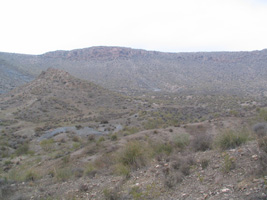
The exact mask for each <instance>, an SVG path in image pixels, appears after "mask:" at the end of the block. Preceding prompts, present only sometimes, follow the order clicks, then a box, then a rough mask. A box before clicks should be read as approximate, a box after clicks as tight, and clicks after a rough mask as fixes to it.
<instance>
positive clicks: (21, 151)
mask: <svg viewBox="0 0 267 200" xmlns="http://www.w3.org/2000/svg"><path fill="white" fill-rule="evenodd" d="M29 152H30V151H29V144H28V143H25V144H22V145H20V146H19V147H18V148H17V149H16V152H15V154H16V155H17V156H21V155H25V154H28V153H29Z"/></svg>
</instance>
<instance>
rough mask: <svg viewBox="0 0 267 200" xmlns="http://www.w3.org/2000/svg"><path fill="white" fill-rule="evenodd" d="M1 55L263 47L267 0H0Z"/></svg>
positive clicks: (266, 37) (266, 36)
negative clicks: (110, 49)
mask: <svg viewBox="0 0 267 200" xmlns="http://www.w3.org/2000/svg"><path fill="white" fill-rule="evenodd" d="M0 26H1V28H0V51H2V52H15V53H26V54H41V53H45V52H47V51H54V50H70V49H77V48H85V47H91V46H125V47H132V48H140V49H147V50H157V51H165V52H185V51H187V52H188V51H189V52H192V51H250V50H261V49H264V48H267V0H1V1H0Z"/></svg>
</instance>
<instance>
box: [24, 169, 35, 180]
mask: <svg viewBox="0 0 267 200" xmlns="http://www.w3.org/2000/svg"><path fill="white" fill-rule="evenodd" d="M37 178H38V175H37V174H36V173H35V172H34V171H32V170H29V171H27V172H26V174H25V178H24V179H25V181H35V180H36V179H37Z"/></svg>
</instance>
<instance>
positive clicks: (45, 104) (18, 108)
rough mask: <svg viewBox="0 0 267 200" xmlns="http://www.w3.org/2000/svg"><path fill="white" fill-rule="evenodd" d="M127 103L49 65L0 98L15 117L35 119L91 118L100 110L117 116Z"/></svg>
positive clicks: (125, 100)
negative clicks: (25, 82)
mask: <svg viewBox="0 0 267 200" xmlns="http://www.w3.org/2000/svg"><path fill="white" fill-rule="evenodd" d="M128 104H129V101H128V100H127V99H126V98H125V97H122V96H120V95H118V94H115V93H113V92H110V91H108V90H106V89H104V88H102V87H100V86H97V85H95V84H93V83H90V82H87V81H82V80H80V79H77V78H75V77H73V76H71V75H70V74H69V73H67V72H65V71H62V70H56V69H52V68H50V69H48V70H47V71H45V72H42V73H41V74H40V75H39V76H38V77H37V78H36V79H35V80H34V81H32V82H30V83H28V84H26V85H24V86H21V87H19V88H16V89H14V90H12V91H11V92H10V93H9V94H6V95H5V96H4V95H3V97H2V98H1V99H0V107H1V109H3V110H4V109H14V111H15V112H14V114H15V116H16V117H17V118H19V119H23V120H26V121H34V122H38V121H55V120H61V121H72V119H75V120H76V121H79V120H80V121H81V120H90V119H92V118H97V117H98V115H99V113H100V112H101V111H102V116H105V117H107V118H109V115H110V117H112V118H116V116H120V115H121V114H122V113H124V112H125V109H123V107H124V108H125V107H126V106H128Z"/></svg>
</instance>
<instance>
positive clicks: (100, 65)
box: [0, 46, 267, 95]
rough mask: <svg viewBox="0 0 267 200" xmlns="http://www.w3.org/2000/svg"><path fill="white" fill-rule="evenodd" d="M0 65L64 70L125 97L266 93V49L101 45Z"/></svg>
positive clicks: (2, 58)
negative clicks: (192, 50) (149, 48)
mask: <svg viewBox="0 0 267 200" xmlns="http://www.w3.org/2000/svg"><path fill="white" fill-rule="evenodd" d="M0 66H2V68H1V67H0V70H2V71H4V70H6V69H11V66H12V70H15V71H16V72H20V73H23V74H26V75H27V77H36V76H38V75H39V73H40V72H41V71H42V70H46V69H47V68H49V67H53V68H57V69H63V70H65V71H67V72H69V73H70V74H72V75H75V76H76V77H79V78H81V79H86V80H89V81H92V82H94V83H96V84H99V85H101V86H103V87H105V88H108V89H111V90H114V91H118V92H122V93H126V94H136V93H141V92H155V91H162V92H172V93H180V94H181V93H186V94H190V93H202V94H216V93H231V94H244V95H247V94H253V95H265V94H266V90H267V89H266V85H267V80H266V77H267V50H266V49H264V50H262V51H251V52H197V53H163V52H157V51H146V50H141V49H131V48H125V47H103V46H100V47H90V48H85V49H76V50H71V51H54V52H48V53H45V54H42V55H38V56H31V55H21V54H7V53H0ZM0 72H1V71H0ZM2 74H4V73H2V72H1V75H2ZM2 76H3V75H2ZM21 77H22V78H21V81H17V79H14V78H13V79H12V77H9V78H8V79H9V81H7V82H10V83H16V86H18V85H21V84H23V83H26V82H28V81H29V80H30V79H29V78H28V79H27V78H24V77H23V76H21ZM0 88H3V89H2V90H3V91H8V90H10V89H12V88H13V87H7V86H6V84H4V83H1V82H0ZM266 95H267V94H266Z"/></svg>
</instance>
